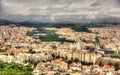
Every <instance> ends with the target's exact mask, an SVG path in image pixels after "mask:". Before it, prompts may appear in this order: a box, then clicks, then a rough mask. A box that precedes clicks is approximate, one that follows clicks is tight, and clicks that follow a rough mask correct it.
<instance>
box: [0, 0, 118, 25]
mask: <svg viewBox="0 0 120 75" xmlns="http://www.w3.org/2000/svg"><path fill="white" fill-rule="evenodd" d="M0 19H6V20H10V21H15V22H24V21H31V22H54V23H59V22H68V23H69V22H70V23H72V22H75V23H77V22H78V23H93V22H94V23H99V22H110V23H112V22H115V23H120V22H119V20H120V0H0Z"/></svg>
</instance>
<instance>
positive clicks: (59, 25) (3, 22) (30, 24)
mask: <svg viewBox="0 0 120 75" xmlns="http://www.w3.org/2000/svg"><path fill="white" fill-rule="evenodd" d="M9 24H16V25H17V26H27V27H57V28H62V27H71V26H83V27H84V26H85V27H86V26H87V27H93V26H95V27H96V26H98V27H101V26H111V25H112V26H113V25H120V24H119V23H89V24H83V23H43V22H40V23H38V22H30V21H24V22H13V21H9V20H5V19H0V25H9Z"/></svg>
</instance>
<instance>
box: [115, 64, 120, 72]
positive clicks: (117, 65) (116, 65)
mask: <svg viewBox="0 0 120 75" xmlns="http://www.w3.org/2000/svg"><path fill="white" fill-rule="evenodd" d="M114 67H115V71H117V70H118V69H119V63H115V64H114Z"/></svg>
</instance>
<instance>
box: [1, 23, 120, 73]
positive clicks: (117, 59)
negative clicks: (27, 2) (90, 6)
mask: <svg viewBox="0 0 120 75" xmlns="http://www.w3.org/2000/svg"><path fill="white" fill-rule="evenodd" d="M72 26H73V25H72V24H69V27H64V26H63V27H62V25H61V28H58V27H57V25H53V26H50V27H45V28H44V27H43V28H34V27H26V26H17V25H15V24H9V25H6V26H4V25H3V26H0V34H1V35H0V61H1V62H6V63H18V64H22V65H29V66H30V65H31V69H32V70H31V71H30V72H31V74H33V75H100V74H101V75H119V74H120V73H119V68H120V54H119V53H120V51H119V50H120V43H119V37H120V33H119V28H120V26H119V25H116V26H114V25H109V26H108V25H104V26H101V27H98V26H92V27H83V26H79V27H78V26H77V29H75V28H76V27H75V25H74V28H72ZM78 28H80V29H81V30H80V31H77V30H78ZM0 64H2V63H0ZM1 66H2V65H0V68H1ZM0 74H1V75H4V71H3V72H2V71H1V72H0ZM11 74H12V72H11ZM13 74H14V73H13ZM16 74H17V73H16ZM18 74H20V75H22V73H18ZM23 74H25V75H28V74H26V72H25V73H23ZM5 75H7V73H6V74H5ZM8 75H9V74H8Z"/></svg>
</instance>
